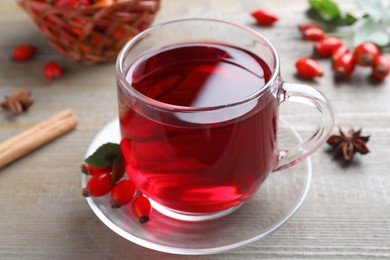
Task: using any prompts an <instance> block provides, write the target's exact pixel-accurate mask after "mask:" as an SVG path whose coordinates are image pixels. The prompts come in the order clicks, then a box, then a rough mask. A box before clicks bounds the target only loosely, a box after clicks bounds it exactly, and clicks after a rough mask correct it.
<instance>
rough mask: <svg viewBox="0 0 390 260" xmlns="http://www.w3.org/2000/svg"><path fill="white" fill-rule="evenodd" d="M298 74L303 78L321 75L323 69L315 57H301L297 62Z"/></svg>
mask: <svg viewBox="0 0 390 260" xmlns="http://www.w3.org/2000/svg"><path fill="white" fill-rule="evenodd" d="M295 67H296V69H297V72H298V75H299V76H300V77H302V78H315V77H321V76H322V74H323V70H322V68H321V67H320V65H319V64H318V63H317V62H316V61H315V60H313V59H310V58H301V59H299V60H297V62H296V63H295Z"/></svg>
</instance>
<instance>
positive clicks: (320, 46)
mask: <svg viewBox="0 0 390 260" xmlns="http://www.w3.org/2000/svg"><path fill="white" fill-rule="evenodd" d="M341 45H343V42H342V41H341V40H340V39H339V38H336V37H327V38H325V39H322V40H320V41H318V42H317V43H316V45H315V50H316V52H317V53H318V54H319V55H320V56H323V57H329V56H331V55H332V54H333V52H334V51H335V50H337V49H338V48H339V47H340V46H341Z"/></svg>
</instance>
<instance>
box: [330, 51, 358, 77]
mask: <svg viewBox="0 0 390 260" xmlns="http://www.w3.org/2000/svg"><path fill="white" fill-rule="evenodd" d="M354 69H355V60H354V58H353V56H352V54H350V53H346V54H344V55H342V56H340V57H339V58H338V59H337V60H335V62H334V64H333V71H334V73H335V76H336V77H338V78H346V77H349V76H350V75H351V74H352V72H353V71H354Z"/></svg>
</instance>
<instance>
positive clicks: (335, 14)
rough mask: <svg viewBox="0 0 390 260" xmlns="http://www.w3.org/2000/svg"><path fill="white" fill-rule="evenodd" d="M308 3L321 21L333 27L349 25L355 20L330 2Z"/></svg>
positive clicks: (330, 0)
mask: <svg viewBox="0 0 390 260" xmlns="http://www.w3.org/2000/svg"><path fill="white" fill-rule="evenodd" d="M309 3H310V5H311V7H312V8H313V9H314V10H316V11H317V12H318V14H319V15H320V16H321V18H322V19H323V20H325V21H326V22H329V23H332V24H333V25H336V26H344V25H351V24H353V23H355V22H356V20H357V19H356V18H355V17H354V16H353V15H352V14H350V13H346V12H344V11H342V10H340V8H339V7H338V5H337V4H336V3H335V2H333V1H332V0H309Z"/></svg>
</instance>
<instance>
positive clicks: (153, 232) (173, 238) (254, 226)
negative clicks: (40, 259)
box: [81, 120, 312, 255]
mask: <svg viewBox="0 0 390 260" xmlns="http://www.w3.org/2000/svg"><path fill="white" fill-rule="evenodd" d="M278 132H279V133H278V142H279V148H289V147H292V146H293V145H294V144H297V143H299V142H300V137H299V135H298V133H297V132H296V131H295V130H294V129H292V128H291V127H290V126H289V125H288V124H287V123H286V122H285V121H283V120H279V130H278ZM119 141H120V134H119V122H118V120H115V121H113V122H111V123H109V124H108V125H106V126H105V127H104V128H103V129H102V130H101V131H100V132H99V133H98V134H97V135H96V136H95V138H94V139H93V140H92V142H91V144H90V145H89V147H88V149H87V153H86V156H88V155H90V154H92V153H93V152H94V151H95V150H96V149H97V148H98V147H99V146H100V145H102V144H104V143H107V142H114V143H118V142H119ZM311 176H312V172H311V161H310V158H307V159H305V160H304V161H302V162H300V163H299V164H297V165H295V166H293V167H290V168H288V169H285V170H282V171H279V172H274V173H272V174H270V176H269V177H268V178H267V180H266V181H265V182H264V183H263V184H262V186H261V188H260V189H259V191H258V192H257V193H256V194H255V196H254V197H253V198H252V199H251V200H249V201H248V202H246V203H245V204H244V205H242V206H241V207H240V208H239V209H237V210H236V211H234V212H233V213H231V214H229V215H227V216H225V217H222V218H218V219H214V220H209V221H201V222H188V221H180V220H176V219H173V218H169V217H167V216H164V215H162V214H161V213H159V212H158V211H157V210H153V211H152V212H151V215H150V221H149V222H148V223H146V224H140V223H139V221H138V220H137V219H136V218H135V217H134V216H133V215H132V213H131V207H130V206H125V207H122V208H120V209H112V208H111V207H110V204H109V195H108V196H104V197H99V198H87V202H88V204H89V206H90V207H91V209H92V210H93V212H95V214H96V215H97V216H98V218H99V219H100V220H101V221H102V222H103V223H104V224H105V225H107V226H108V227H109V228H110V229H111V230H113V231H114V232H116V233H117V234H118V235H120V236H122V237H124V238H125V239H127V240H129V241H131V242H133V243H136V244H139V245H141V246H144V247H147V248H150V249H154V250H158V251H162V252H167V253H173V254H185V255H202V254H213V253H219V252H225V251H228V250H232V249H235V248H239V247H242V246H245V245H248V244H250V243H252V242H255V241H258V240H261V239H263V238H265V237H267V236H268V235H270V234H271V233H273V232H274V231H275V230H277V229H278V228H280V227H281V226H282V225H283V224H285V223H286V222H287V221H288V220H289V219H290V218H291V217H292V216H293V215H294V213H295V212H296V211H297V210H298V208H299V207H300V206H301V205H302V203H303V201H304V199H305V197H306V195H307V193H308V190H309V186H310V182H311ZM86 182H87V177H86V175H84V174H81V185H82V187H84V186H85V185H86Z"/></svg>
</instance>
